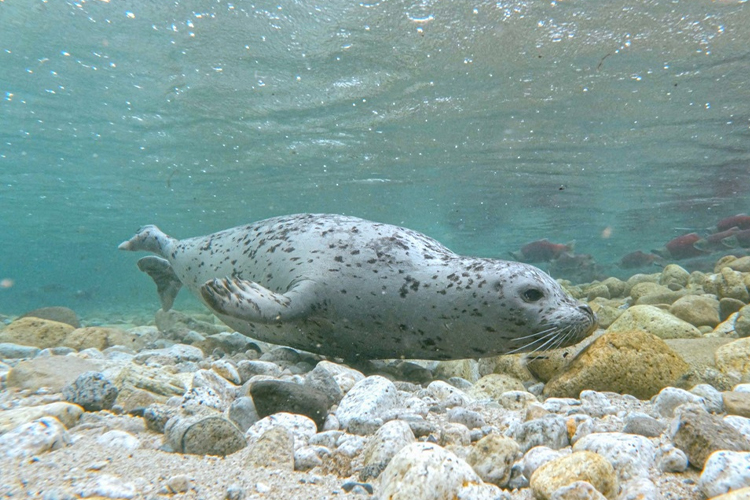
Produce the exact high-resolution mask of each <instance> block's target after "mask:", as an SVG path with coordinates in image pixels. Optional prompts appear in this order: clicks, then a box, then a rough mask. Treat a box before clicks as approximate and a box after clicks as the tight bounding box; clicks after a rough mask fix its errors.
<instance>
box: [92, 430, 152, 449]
mask: <svg viewBox="0 0 750 500" xmlns="http://www.w3.org/2000/svg"><path fill="white" fill-rule="evenodd" d="M96 442H97V443H98V444H100V445H102V446H107V447H110V448H122V449H125V450H135V449H136V448H138V447H139V446H140V445H141V441H140V440H139V439H138V438H137V437H135V436H133V435H132V434H130V433H128V432H125V431H119V430H112V431H108V432H105V433H104V434H102V435H101V436H99V437H98V438H96Z"/></svg>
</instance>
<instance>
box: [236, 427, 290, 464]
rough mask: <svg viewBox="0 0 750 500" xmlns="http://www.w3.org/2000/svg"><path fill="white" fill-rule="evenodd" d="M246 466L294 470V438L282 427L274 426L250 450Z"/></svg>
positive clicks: (264, 432)
mask: <svg viewBox="0 0 750 500" xmlns="http://www.w3.org/2000/svg"><path fill="white" fill-rule="evenodd" d="M246 464H247V465H248V466H251V467H271V468H274V469H281V470H288V471H291V470H294V437H293V436H292V433H291V432H290V431H289V430H288V429H285V428H284V427H280V426H273V427H270V428H268V429H266V430H265V431H263V433H262V434H261V435H260V436H259V437H258V439H257V440H256V441H255V442H254V443H253V444H252V445H251V446H250V449H249V450H248V454H247V459H246Z"/></svg>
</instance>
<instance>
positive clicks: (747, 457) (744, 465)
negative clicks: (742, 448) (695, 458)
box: [698, 451, 750, 500]
mask: <svg viewBox="0 0 750 500" xmlns="http://www.w3.org/2000/svg"><path fill="white" fill-rule="evenodd" d="M698 487H699V488H700V489H701V492H703V494H704V495H706V497H709V498H713V499H714V500H718V499H719V498H722V499H723V498H725V497H724V496H723V494H725V493H727V492H730V491H734V492H735V493H739V492H738V491H737V490H740V489H746V490H747V491H746V492H745V495H738V496H733V497H729V496H727V497H726V500H729V499H730V498H731V499H733V500H740V499H742V500H746V499H747V498H750V453H738V452H736V451H717V452H716V453H714V454H712V455H711V456H710V457H709V458H708V461H707V462H706V466H705V468H704V469H703V472H702V473H701V477H700V480H699V481H698ZM717 495H722V496H721V497H719V496H717Z"/></svg>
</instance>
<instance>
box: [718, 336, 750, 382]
mask: <svg viewBox="0 0 750 500" xmlns="http://www.w3.org/2000/svg"><path fill="white" fill-rule="evenodd" d="M715 357H716V366H717V368H719V370H721V371H722V372H723V373H726V374H727V375H731V376H734V377H737V378H739V379H740V380H741V381H742V382H748V381H750V337H746V338H744V339H737V340H735V341H733V342H729V343H728V344H724V345H723V346H721V347H719V348H718V349H716V354H715Z"/></svg>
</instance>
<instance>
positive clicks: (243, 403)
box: [227, 396, 260, 432]
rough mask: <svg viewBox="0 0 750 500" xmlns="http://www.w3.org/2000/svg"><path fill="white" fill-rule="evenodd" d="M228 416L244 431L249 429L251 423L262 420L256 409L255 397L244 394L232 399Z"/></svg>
mask: <svg viewBox="0 0 750 500" xmlns="http://www.w3.org/2000/svg"><path fill="white" fill-rule="evenodd" d="M227 417H229V420H231V421H232V422H234V425H236V426H237V427H238V428H239V429H240V430H241V431H242V432H245V431H247V430H248V429H249V428H250V426H251V425H253V424H254V423H255V422H257V421H258V420H260V416H258V412H257V411H256V410H255V404H254V403H253V398H251V397H248V396H242V397H239V398H237V399H235V400H234V401H232V404H231V405H229V411H228V412H227Z"/></svg>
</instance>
